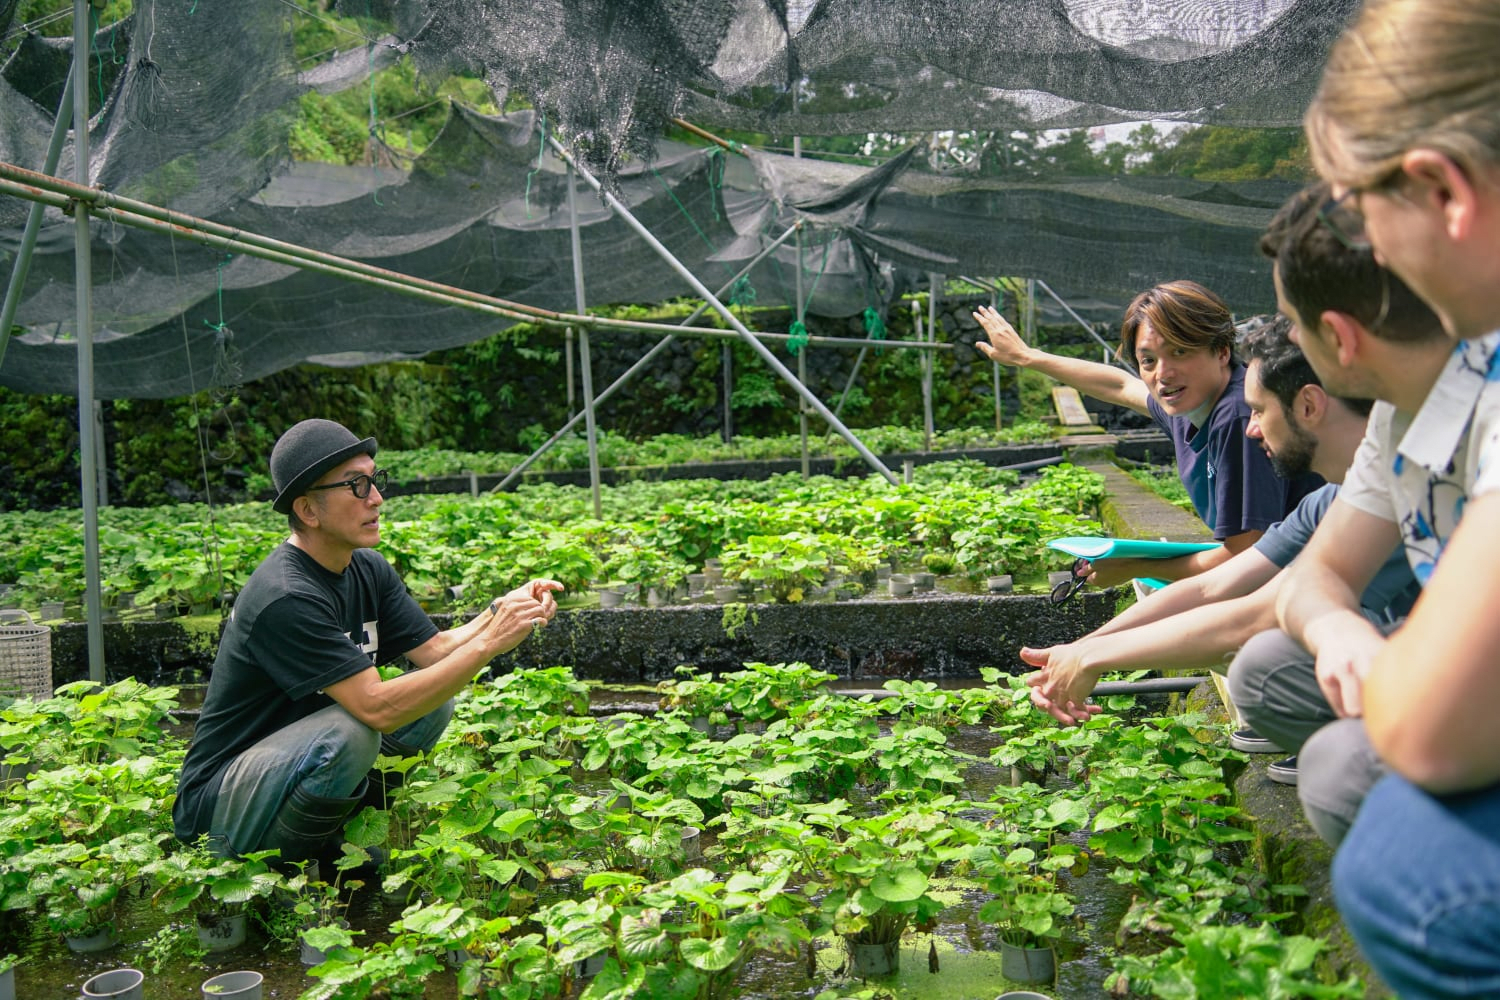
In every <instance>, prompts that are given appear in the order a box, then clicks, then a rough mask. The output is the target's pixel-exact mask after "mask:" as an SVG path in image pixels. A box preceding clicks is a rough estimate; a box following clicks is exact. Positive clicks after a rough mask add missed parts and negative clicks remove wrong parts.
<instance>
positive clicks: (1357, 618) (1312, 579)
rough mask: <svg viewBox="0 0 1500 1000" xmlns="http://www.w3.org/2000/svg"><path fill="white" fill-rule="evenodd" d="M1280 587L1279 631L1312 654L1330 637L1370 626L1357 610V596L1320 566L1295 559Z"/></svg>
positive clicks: (1332, 573)
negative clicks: (1340, 632)
mask: <svg viewBox="0 0 1500 1000" xmlns="http://www.w3.org/2000/svg"><path fill="white" fill-rule="evenodd" d="M1280 589H1281V593H1280V594H1279V595H1278V597H1277V600H1276V619H1277V621H1278V622H1279V624H1280V625H1281V629H1282V631H1284V632H1286V633H1287V635H1289V636H1291V637H1292V638H1293V639H1295V640H1296V641H1297V642H1299V643H1301V644H1302V646H1303V647H1304V648H1306V649H1307V651H1308V652H1310V653H1312V654H1313V655H1314V656H1316V655H1317V653H1318V648H1319V646H1320V645H1321V644H1322V643H1323V642H1324V641H1326V640H1327V638H1328V637H1329V636H1336V635H1337V634H1338V633H1339V631H1340V630H1342V629H1346V628H1352V627H1360V626H1368V625H1369V620H1368V619H1367V618H1365V616H1364V615H1363V614H1362V613H1361V612H1360V604H1359V595H1358V594H1355V593H1354V592H1353V591H1352V590H1351V589H1350V587H1349V584H1348V583H1346V582H1345V581H1344V579H1343V578H1342V577H1340V576H1339V575H1338V574H1337V573H1334V572H1332V571H1331V570H1328V569H1326V568H1324V567H1322V566H1319V565H1316V564H1312V563H1309V564H1307V565H1302V564H1300V563H1296V562H1294V563H1293V564H1292V566H1291V568H1290V569H1288V570H1287V576H1286V580H1285V581H1284V582H1283V584H1282V586H1281V588H1280Z"/></svg>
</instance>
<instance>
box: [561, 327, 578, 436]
mask: <svg viewBox="0 0 1500 1000" xmlns="http://www.w3.org/2000/svg"><path fill="white" fill-rule="evenodd" d="M563 368H564V375H565V376H566V377H567V379H568V416H570V417H571V416H572V415H573V414H575V413H577V412H578V394H577V393H576V392H575V391H574V386H573V383H574V375H573V328H572V327H571V326H570V327H568V329H567V332H566V333H564V334H563Z"/></svg>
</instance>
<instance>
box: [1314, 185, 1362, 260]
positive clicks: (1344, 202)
mask: <svg viewBox="0 0 1500 1000" xmlns="http://www.w3.org/2000/svg"><path fill="white" fill-rule="evenodd" d="M1363 190H1364V188H1356V187H1352V188H1349V189H1348V190H1346V191H1345V192H1344V193H1343V194H1341V195H1339V196H1338V197H1337V198H1330V199H1328V200H1327V201H1325V202H1324V203H1323V204H1322V205H1321V206H1320V207H1319V208H1318V221H1319V222H1321V223H1322V224H1323V225H1324V226H1326V227H1327V228H1328V231H1329V232H1330V233H1332V234H1333V238H1334V239H1336V240H1338V241H1339V242H1340V243H1342V244H1343V245H1344V249H1346V250H1358V251H1368V250H1370V249H1371V244H1370V237H1369V236H1368V235H1367V234H1366V233H1365V216H1364V213H1363V212H1361V211H1360V210H1359V195H1360V192H1361V191H1363Z"/></svg>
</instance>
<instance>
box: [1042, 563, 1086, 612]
mask: <svg viewBox="0 0 1500 1000" xmlns="http://www.w3.org/2000/svg"><path fill="white" fill-rule="evenodd" d="M1091 568H1092V567H1091V566H1090V564H1089V561H1088V560H1087V559H1085V558H1083V557H1082V556H1079V557H1078V558H1077V559H1074V560H1073V569H1072V571H1071V572H1069V573H1068V578H1067V579H1066V580H1064V581H1063V582H1062V583H1059V584H1058V585H1057V586H1055V587H1053V588H1052V593H1051V595H1050V599H1051V601H1052V603H1053V604H1063V603H1065V602H1066V601H1067V600H1068V598H1070V597H1072V596H1073V595H1074V594H1076V593H1078V592H1079V591H1080V590H1082V589H1083V587H1084V585H1085V584H1086V583H1088V582H1089V576H1088V574H1089V570H1090V569H1091ZM1080 573H1082V574H1083V575H1082V576H1080V575H1079V574H1080Z"/></svg>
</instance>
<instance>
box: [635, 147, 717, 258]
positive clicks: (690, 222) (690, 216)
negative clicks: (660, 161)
mask: <svg viewBox="0 0 1500 1000" xmlns="http://www.w3.org/2000/svg"><path fill="white" fill-rule="evenodd" d="M709 173H710V174H712V173H713V168H712V166H710V167H709ZM651 176H652V177H655V178H656V181H657V183H658V184H660V185H661V189H662V190H663V191H665V192H666V193H667V197H669V198H671V199H672V204H674V205H676V206H677V211H679V212H681V213H682V217H683V218H684V219H686V220H687V221H688V225H689V226H691V227H692V228H693V232H695V233H697V234H698V238H699V239H700V240H702V241H703V245H704V246H706V247H708V252H709V254H710V255H713V254H715V253H718V252H719V248H718V247H716V246H714V241H713V240H711V239H709V238H708V234H707V233H705V232H704V231H703V230H702V229H700V228H698V223H697V221H696V220H695V219H694V218H693V213H692V212H689V211H688V210H687V206H686V205H684V204H683V203H682V199H681V198H679V197H677V192H676V191H673V190H672V185H670V184H668V183H667V179H666V178H665V177H663V176H662V175H661V174H660V173H659V172H657V169H656V168H655V167H652V168H651ZM709 186H710V187H712V186H713V180H712V177H710V179H709ZM710 200H711V199H710ZM718 217H719V211H718V209H717V208H716V209H714V218H718Z"/></svg>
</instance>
